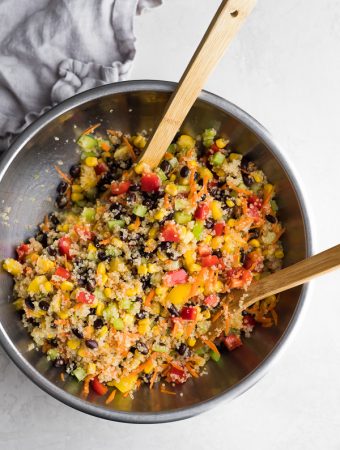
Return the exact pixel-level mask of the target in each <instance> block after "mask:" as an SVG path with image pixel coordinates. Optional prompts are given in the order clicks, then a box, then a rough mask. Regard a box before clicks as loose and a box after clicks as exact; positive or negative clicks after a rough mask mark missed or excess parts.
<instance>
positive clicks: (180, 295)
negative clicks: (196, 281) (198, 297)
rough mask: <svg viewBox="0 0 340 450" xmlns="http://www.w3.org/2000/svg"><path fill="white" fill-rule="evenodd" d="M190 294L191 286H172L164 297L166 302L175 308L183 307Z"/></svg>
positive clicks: (187, 284) (186, 284)
mask: <svg viewBox="0 0 340 450" xmlns="http://www.w3.org/2000/svg"><path fill="white" fill-rule="evenodd" d="M190 294H191V284H189V283H185V284H178V285H177V286H174V287H173V288H172V289H171V291H170V292H169V294H168V295H167V297H166V300H167V301H168V302H170V303H173V304H174V305H176V306H183V305H184V303H186V302H187V301H188V300H189V298H190Z"/></svg>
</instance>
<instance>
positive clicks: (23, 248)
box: [17, 244, 30, 261]
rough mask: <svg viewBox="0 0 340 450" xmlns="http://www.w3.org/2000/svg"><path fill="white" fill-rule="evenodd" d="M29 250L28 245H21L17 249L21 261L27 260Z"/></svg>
mask: <svg viewBox="0 0 340 450" xmlns="http://www.w3.org/2000/svg"><path fill="white" fill-rule="evenodd" d="M29 249H30V247H29V245H28V244H21V245H19V247H17V254H18V259H19V261H22V260H23V259H25V256H26V255H27V254H28V252H29Z"/></svg>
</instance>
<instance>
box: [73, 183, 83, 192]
mask: <svg viewBox="0 0 340 450" xmlns="http://www.w3.org/2000/svg"><path fill="white" fill-rule="evenodd" d="M72 192H83V188H82V187H81V186H80V184H72Z"/></svg>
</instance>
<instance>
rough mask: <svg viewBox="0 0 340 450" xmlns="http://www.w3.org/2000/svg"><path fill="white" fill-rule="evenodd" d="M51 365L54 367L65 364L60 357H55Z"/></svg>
mask: <svg viewBox="0 0 340 450" xmlns="http://www.w3.org/2000/svg"><path fill="white" fill-rule="evenodd" d="M53 365H54V367H63V366H64V365H65V361H64V360H63V359H62V358H57V359H56V360H55V361H54V363H53Z"/></svg>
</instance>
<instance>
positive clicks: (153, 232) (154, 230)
mask: <svg viewBox="0 0 340 450" xmlns="http://www.w3.org/2000/svg"><path fill="white" fill-rule="evenodd" d="M156 214H157V213H156ZM155 219H156V215H155ZM162 219H163V217H162ZM162 219H156V220H162ZM157 233H158V227H152V228H151V230H150V232H149V237H150V239H154V238H155V237H156V236H157Z"/></svg>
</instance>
